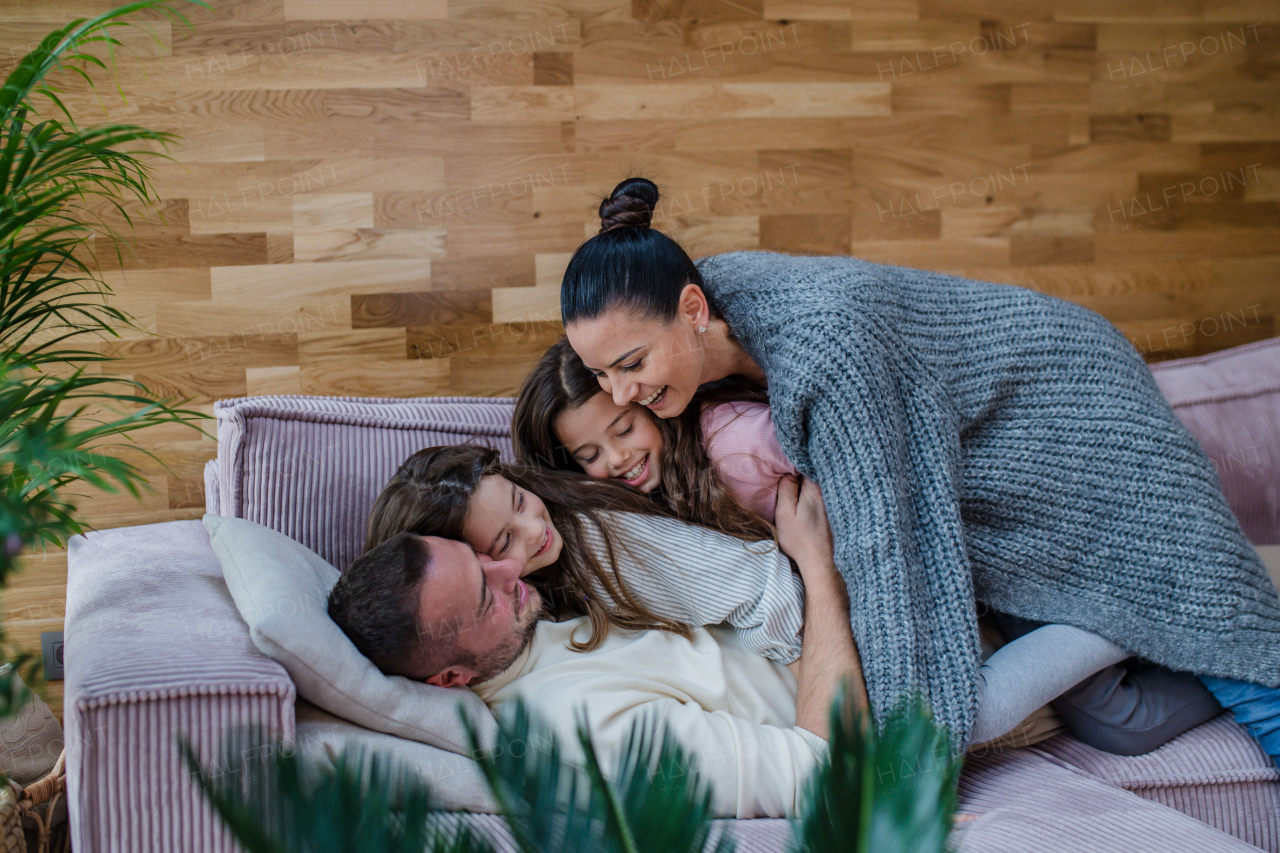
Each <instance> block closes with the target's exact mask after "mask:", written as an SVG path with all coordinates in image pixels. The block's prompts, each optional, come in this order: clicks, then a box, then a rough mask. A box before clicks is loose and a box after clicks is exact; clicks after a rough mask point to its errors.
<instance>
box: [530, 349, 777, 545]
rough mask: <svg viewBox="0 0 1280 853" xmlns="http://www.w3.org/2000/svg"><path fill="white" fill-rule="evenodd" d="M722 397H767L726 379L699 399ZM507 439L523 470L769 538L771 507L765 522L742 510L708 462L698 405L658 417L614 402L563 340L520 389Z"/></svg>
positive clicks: (714, 400) (754, 388) (750, 536)
mask: <svg viewBox="0 0 1280 853" xmlns="http://www.w3.org/2000/svg"><path fill="white" fill-rule="evenodd" d="M729 399H738V400H748V401H749V400H754V401H758V402H763V401H765V400H766V399H767V398H766V397H765V395H764V393H763V390H762V389H761V388H760V387H759V386H758V385H755V384H754V383H746V382H731V383H726V384H723V385H721V386H720V387H719V388H718V389H717V390H714V391H707V392H703V393H702V395H701V396H700V398H699V401H700V405H703V406H714V405H716V404H717V403H718V402H719V401H721V400H729ZM566 435H572V436H574V440H573V441H567V440H566V439H565V436H566ZM511 441H512V445H513V446H514V448H515V454H516V459H518V460H519V461H521V462H523V463H525V464H526V465H530V466H542V467H546V468H553V469H556V470H560V471H575V472H581V473H585V474H587V475H588V476H591V477H593V478H596V479H615V480H618V481H619V482H622V483H625V484H627V485H629V486H631V487H632V488H634V489H636V490H638V491H640V492H641V493H643V494H646V495H652V496H654V497H655V498H656V499H657V500H658V501H659V504H660V505H661V506H662V507H664V508H665V510H666V511H667V512H668V513H672V514H675V515H678V516H679V517H680V518H683V519H684V520H685V521H689V522H692V523H693V524H699V525H701V526H703V527H709V528H713V529H717V530H722V531H724V532H726V533H730V534H731V535H734V536H739V537H742V538H747V539H757V540H759V539H772V538H774V531H773V528H772V522H773V507H772V506H770V507H769V513H768V515H767V520H768V523H765V522H763V521H762V516H764V514H763V513H758V514H753V513H751V512H749V511H744V508H743V505H741V504H739V502H738V501H737V500H735V499H734V496H733V495H732V493H731V492H730V491H729V490H728V489H727V488H726V486H725V483H724V482H723V481H722V479H721V476H720V472H719V470H718V468H717V466H716V465H713V464H712V461H711V459H710V457H709V456H708V455H707V451H706V449H705V447H704V442H703V440H702V429H701V424H700V422H699V409H698V407H690V410H689V411H688V412H687V413H685V414H683V415H681V416H679V417H675V418H670V419H666V420H660V419H658V418H655V417H653V415H652V414H651V413H650V412H649V411H648V410H647V409H645V408H644V407H642V406H637V405H635V404H627V405H625V406H619V405H616V404H614V402H613V400H612V398H610V397H609V396H608V395H607V394H602V393H601V391H600V385H599V383H597V382H596V379H595V377H594V376H593V375H592V374H591V372H590V371H588V370H587V369H586V368H585V367H583V365H582V360H581V359H579V358H578V355H577V353H575V352H574V351H573V348H572V347H571V346H570V345H569V341H568V339H567V338H562V339H561V340H560V341H559V342H557V343H555V344H553V345H552V346H551V347H550V348H549V349H548V350H547V352H546V353H545V354H544V355H543V356H542V358H541V359H539V360H538V363H537V364H536V365H534V368H533V370H531V371H530V372H529V375H528V376H526V377H525V380H524V382H523V383H522V384H521V386H520V392H519V395H518V396H517V397H516V406H515V411H514V413H513V415H512V419H511Z"/></svg>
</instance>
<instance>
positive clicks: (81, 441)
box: [0, 0, 206, 584]
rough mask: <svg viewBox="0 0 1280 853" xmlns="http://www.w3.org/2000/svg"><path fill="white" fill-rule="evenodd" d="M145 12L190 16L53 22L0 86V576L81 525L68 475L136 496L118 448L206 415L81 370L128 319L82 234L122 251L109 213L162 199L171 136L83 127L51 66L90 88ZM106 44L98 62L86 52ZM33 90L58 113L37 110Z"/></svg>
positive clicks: (100, 355)
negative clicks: (35, 547) (147, 432)
mask: <svg viewBox="0 0 1280 853" xmlns="http://www.w3.org/2000/svg"><path fill="white" fill-rule="evenodd" d="M189 1H190V2H196V3H197V5H201V6H205V5H206V4H204V3H200V2H199V0H189ZM146 11H154V12H158V13H159V14H160V15H162V16H163V17H165V18H167V19H169V20H171V21H175V22H180V23H182V24H185V25H187V26H190V24H189V23H188V22H187V20H186V18H185V17H184V16H183V15H182V14H181V13H179V12H177V11H175V10H174V9H172V8H170V4H169V3H168V2H167V0H136V2H130V3H127V4H126V5H123V6H120V7H119V8H116V9H113V10H110V11H108V12H104V13H102V14H100V15H97V16H94V17H90V18H81V19H78V20H75V21H72V22H71V23H69V24H67V25H66V26H64V27H61V28H59V29H57V30H55V31H54V32H52V33H50V34H49V35H48V36H46V37H45V38H44V39H43V40H42V41H41V42H40V44H39V45H38V46H37V47H36V48H35V50H33V51H31V52H30V53H29V54H27V55H26V56H25V57H23V58H22V59H21V60H20V61H19V62H18V64H17V66H16V67H15V68H14V69H13V71H12V72H10V74H9V75H8V77H7V78H6V80H5V82H4V85H3V86H0V211H3V214H2V215H0V545H2V546H3V547H0V584H3V583H4V581H5V579H6V577H7V574H8V572H9V571H10V570H11V569H12V568H13V566H14V557H15V556H16V551H18V550H20V548H21V547H23V546H26V545H29V544H32V543H35V542H45V543H47V544H54V545H57V544H61V542H62V541H64V540H65V538H66V537H67V536H69V535H71V534H74V533H82V532H84V527H83V525H82V524H80V523H79V522H78V521H77V520H76V518H75V509H76V502H75V500H74V499H75V498H76V497H78V496H77V495H75V494H72V493H70V492H69V491H67V489H68V487H70V486H71V485H72V484H77V483H78V484H82V485H85V486H90V487H93V488H97V489H101V490H104V491H107V492H116V491H127V492H129V493H130V494H132V495H134V496H137V495H139V494H140V488H141V487H143V486H145V485H146V480H145V478H144V477H143V475H142V472H141V470H140V469H139V468H138V467H136V466H135V465H133V464H132V463H130V462H128V461H126V460H125V459H122V458H120V457H119V456H118V455H116V454H115V452H114V451H115V449H117V448H121V447H127V446H129V445H130V444H132V441H133V437H132V435H131V434H132V433H135V432H137V431H138V430H141V429H146V428H147V427H150V426H156V425H160V424H171V423H181V424H185V425H189V426H193V427H195V426H196V424H197V423H198V422H199V421H201V420H203V419H205V417H206V416H205V415H203V414H202V413H200V412H196V411H191V410H187V409H182V408H180V406H181V405H182V404H181V403H173V402H171V401H169V400H155V399H153V396H152V395H151V394H150V392H149V391H148V390H147V388H146V387H145V386H143V385H142V384H140V383H137V382H134V381H132V380H124V379H118V378H113V377H111V376H110V375H93V374H89V373H87V372H86V367H87V366H88V365H90V364H101V363H103V362H110V361H111V360H112V356H110V355H108V354H105V353H104V352H103V351H102V350H101V348H100V346H99V345H98V342H99V341H100V340H105V339H108V338H112V337H115V338H118V337H119V336H120V335H119V330H120V329H122V328H126V327H131V328H136V325H135V324H134V321H133V318H132V317H130V316H129V315H128V314H126V313H125V312H123V311H121V310H120V309H119V308H117V307H114V306H112V305H110V304H109V303H108V298H109V297H110V295H111V289H110V287H108V286H107V284H106V282H105V281H103V280H102V278H101V276H100V274H98V272H97V271H96V270H95V269H94V268H92V267H91V266H90V263H91V262H92V261H93V259H94V258H95V257H96V255H95V254H94V252H92V251H90V249H91V246H92V247H97V246H98V245H106V246H107V247H108V248H109V249H111V250H114V252H115V253H116V256H117V259H119V258H120V257H121V246H122V245H123V243H122V240H123V238H122V237H121V235H120V234H119V233H118V232H117V230H116V226H115V225H114V224H113V217H119V219H117V220H115V221H116V222H118V221H121V220H122V221H123V222H125V223H126V224H127V225H129V226H131V225H132V216H131V213H130V207H131V206H134V205H139V206H141V207H142V208H143V209H144V210H145V209H147V208H148V207H150V206H151V205H152V204H153V203H154V202H155V201H157V199H156V197H155V195H154V193H153V192H152V189H151V175H152V171H151V169H152V163H154V162H155V161H156V158H163V157H164V156H166V155H165V154H164V153H163V152H164V151H166V150H167V146H169V145H170V144H171V143H173V142H174V141H175V140H176V137H175V136H174V135H173V134H171V133H166V132H163V131H154V130H149V129H147V128H144V127H138V126H135V125H129V124H108V125H101V126H91V127H81V126H79V125H78V124H77V123H76V120H75V117H74V116H73V115H72V114H71V113H70V112H69V111H68V110H67V109H66V105H65V104H64V103H63V101H62V100H61V99H60V98H59V97H58V93H59V92H60V89H59V88H58V86H57V84H56V82H55V81H54V79H53V78H54V76H55V75H56V74H57V73H60V72H61V73H72V74H74V75H76V76H78V77H80V78H81V79H83V80H85V81H86V82H87V83H88V84H89V86H90V88H92V87H93V85H94V79H93V75H92V74H91V73H89V72H91V71H100V70H106V71H108V72H112V73H113V72H114V67H115V58H116V54H115V50H116V48H118V47H121V46H122V43H121V42H120V40H119V39H118V38H117V37H116V36H117V34H118V33H119V32H120V28H121V27H130V28H141V29H143V30H145V29H146V26H145V24H141V23H134V22H132V21H129V20H125V19H126V18H129V17H131V16H135V15H137V14H138V13H141V12H146ZM152 37H153V38H154V34H153V36H152ZM104 48H105V57H106V59H105V61H104V59H103V58H102V57H101V56H99V55H95V54H97V53H101V52H102V50H103V49H104ZM117 88H118V87H117ZM121 95H122V96H123V92H121ZM40 98H45V99H47V101H48V104H51V105H52V106H53V107H54V109H55V116H54V117H41V116H40V115H39V114H38V113H39V110H38V109H37V106H38V104H37V102H38V101H39V100H40ZM155 147H159V148H160V149H161V150H160V151H154V150H153V149H154V148H155ZM91 241H92V242H91ZM196 428H197V430H198V427H196ZM118 439H123V440H124V441H123V442H122V441H115V442H114V443H113V440H118ZM133 449H135V450H138V451H139V452H141V453H143V454H144V455H145V456H149V457H150V458H152V459H154V460H156V461H157V462H160V460H159V459H158V458H157V457H156V456H155V454H153V453H150V452H149V451H146V450H142V449H141V448H136V447H135V448H133ZM162 467H164V468H165V470H168V467H167V466H164V465H163V463H162ZM15 543H16V545H15Z"/></svg>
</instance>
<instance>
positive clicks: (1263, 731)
mask: <svg viewBox="0 0 1280 853" xmlns="http://www.w3.org/2000/svg"><path fill="white" fill-rule="evenodd" d="M1200 680H1201V681H1202V682H1203V683H1204V686H1205V687H1207V688H1209V692H1210V693H1212V694H1213V695H1214V697H1216V698H1217V700H1218V702H1219V703H1221V704H1222V707H1224V708H1228V709H1230V710H1231V712H1232V713H1233V714H1235V717H1236V722H1237V723H1239V724H1240V725H1242V726H1244V727H1245V728H1246V729H1248V730H1249V734H1251V735H1253V739H1254V740H1256V741H1257V742H1258V743H1259V744H1261V745H1262V748H1263V749H1264V750H1266V753H1267V755H1270V756H1271V760H1272V761H1274V762H1275V763H1276V766H1277V767H1280V687H1266V686H1264V685H1261V684H1254V683H1253V682H1250V681H1237V680H1235V679H1234V678H1217V677H1216V676H1212V675H1202V676H1200Z"/></svg>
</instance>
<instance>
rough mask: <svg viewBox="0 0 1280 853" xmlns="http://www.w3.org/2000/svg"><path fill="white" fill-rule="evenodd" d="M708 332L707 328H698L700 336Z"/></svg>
mask: <svg viewBox="0 0 1280 853" xmlns="http://www.w3.org/2000/svg"><path fill="white" fill-rule="evenodd" d="M706 330H707V327H706V326H699V327H698V334H702V333H703V332H705V331H706Z"/></svg>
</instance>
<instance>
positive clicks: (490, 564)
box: [329, 533, 542, 687]
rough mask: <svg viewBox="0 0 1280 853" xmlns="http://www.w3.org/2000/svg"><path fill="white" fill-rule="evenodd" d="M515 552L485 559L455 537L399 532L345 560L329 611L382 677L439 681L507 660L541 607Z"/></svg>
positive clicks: (489, 670) (470, 678)
mask: <svg viewBox="0 0 1280 853" xmlns="http://www.w3.org/2000/svg"><path fill="white" fill-rule="evenodd" d="M521 568H522V567H521V564H520V563H519V562H518V561H516V560H498V561H495V560H490V559H489V558H488V557H486V556H485V555H483V554H476V553H475V552H474V551H472V550H471V548H470V546H468V545H467V544H466V543H463V542H456V541H454V540H452V539H441V538H438V537H434V536H417V535H415V534H412V533H400V534H397V535H396V536H393V537H392V538H390V539H388V540H387V541H386V542H383V543H382V544H381V545H379V546H377V547H376V548H373V549H371V550H370V551H368V552H366V553H365V554H364V555H363V556H361V557H360V558H359V559H358V560H356V561H355V562H354V563H352V564H351V566H350V568H348V569H347V570H346V571H345V572H343V574H342V577H341V578H339V580H338V583H337V585H336V586H334V588H333V592H331V593H330V594H329V616H330V617H331V618H332V619H333V621H334V622H336V623H337V624H338V627H340V628H341V629H342V630H343V632H345V633H346V635H347V636H348V637H349V638H350V639H351V642H352V643H353V644H354V645H355V647H356V648H357V649H359V650H360V652H361V653H362V654H363V655H364V656H365V657H367V658H369V660H371V661H372V662H373V663H374V665H375V666H377V667H378V669H380V670H382V671H383V672H385V673H387V674H388V675H403V676H406V677H408V678H412V679H415V680H420V681H426V682H428V683H430V684H436V685H439V686H441V687H456V686H460V685H464V684H473V683H478V682H481V681H485V680H487V679H489V678H492V677H493V676H495V675H497V674H498V673H500V672H503V671H504V670H506V669H507V668H508V667H509V666H511V664H512V662H513V661H514V660H515V659H516V658H517V657H519V656H520V653H521V652H523V651H524V649H525V647H526V646H528V644H529V641H530V640H531V639H532V638H533V632H534V630H535V629H536V628H537V625H538V617H539V615H541V613H542V599H541V597H539V595H538V591H537V590H535V589H534V588H533V587H532V586H530V585H528V584H526V583H525V582H524V581H522V580H520V570H521Z"/></svg>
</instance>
